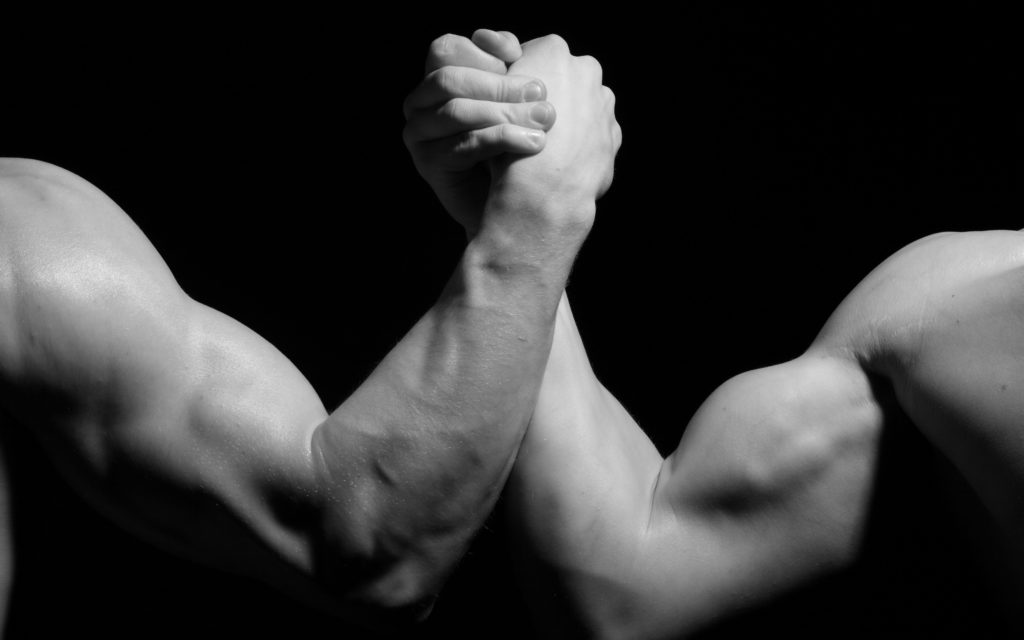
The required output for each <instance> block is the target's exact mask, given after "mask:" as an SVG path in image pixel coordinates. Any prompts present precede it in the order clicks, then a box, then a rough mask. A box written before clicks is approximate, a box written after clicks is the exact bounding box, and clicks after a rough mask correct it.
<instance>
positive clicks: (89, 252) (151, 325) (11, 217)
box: [0, 159, 191, 402]
mask: <svg viewBox="0 0 1024 640" xmlns="http://www.w3.org/2000/svg"><path fill="white" fill-rule="evenodd" d="M190 307H191V304H190V301H189V300H188V299H187V297H186V296H185V295H184V293H183V292H182V291H181V289H180V287H178V285H177V283H176V282H175V280H174V278H173V277H172V276H171V274H170V271H169V270H168V268H167V266H166V265H165V264H164V263H163V260H162V259H161V258H160V256H159V254H157V252H156V250H155V249H154V248H153V247H152V245H151V244H150V243H149V241H148V239H147V238H146V237H145V235H144V234H143V233H142V231H141V230H139V229H138V227H136V226H135V224H134V223H133V222H132V221H131V219H130V218H128V216H127V215H126V214H125V213H124V211H122V210H121V209H120V207H118V206H117V205H116V204H115V203H114V202H113V201H112V200H111V199H110V198H108V197H107V196H106V195H105V194H103V192H102V191H100V190H99V189H97V188H96V187H94V186H93V185H91V184H89V183H88V182H87V181H86V180H84V179H82V178H80V177H79V176H76V175H75V174H73V173H71V172H69V171H66V170H64V169H61V168H59V167H56V166H54V165H51V164H48V163H44V162H39V161H34V160H25V159H0V389H4V393H5V394H7V395H11V394H15V393H17V390H18V389H20V388H22V387H25V386H26V385H29V386H31V387H32V388H45V389H47V390H48V392H52V393H55V394H57V396H58V397H64V396H65V395H68V396H75V397H79V398H88V397H101V395H102V394H100V395H97V394H94V393H93V392H94V391H96V390H95V389H91V388H84V387H87V386H88V385H90V384H96V385H101V386H103V387H104V388H107V389H110V388H115V387H112V386H111V385H110V384H109V382H110V381H109V380H108V379H107V378H108V377H109V375H110V374H111V373H112V372H125V371H130V370H135V369H137V368H138V367H137V365H139V364H140V363H141V362H142V361H144V360H145V359H146V357H150V356H152V357H154V358H157V359H166V358H168V357H169V354H167V353H163V352H158V350H157V349H155V346H156V345H160V344H165V343H168V344H169V343H170V342H171V341H160V340H158V338H159V337H161V336H163V335H165V334H170V333H173V334H175V338H180V335H179V334H181V333H182V331H183V330H184V329H185V328H187V326H186V323H185V322H184V321H185V320H186V319H187V317H188V313H189V310H190ZM179 341H180V340H179ZM126 363H127V364H131V365H133V366H131V367H126V366H124V365H125V364H126ZM130 377H131V376H128V377H127V378H126V381H127V380H128V378H130ZM83 385H84V386H83ZM0 400H7V401H8V402H10V401H11V400H10V398H0Z"/></svg>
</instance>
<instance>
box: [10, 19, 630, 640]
mask: <svg viewBox="0 0 1024 640" xmlns="http://www.w3.org/2000/svg"><path fill="white" fill-rule="evenodd" d="M476 40H477V42H479V43H481V44H482V45H483V46H488V42H490V43H491V44H492V45H493V47H494V50H493V53H492V54H490V55H491V56H492V58H493V59H494V60H498V61H499V65H500V66H501V72H502V73H500V74H498V73H491V74H480V73H476V74H473V77H472V82H470V84H456V85H452V84H450V81H452V79H453V78H454V79H455V80H458V79H460V78H461V79H462V80H465V79H466V77H465V75H464V74H462V75H459V72H457V71H455V72H453V71H452V70H444V69H440V68H439V69H437V70H436V71H437V73H435V74H434V78H441V79H442V81H441V82H433V83H432V82H431V81H429V80H428V81H425V82H424V84H423V85H422V86H421V87H419V88H417V89H416V90H414V92H413V93H412V94H411V95H410V98H409V100H407V103H406V104H407V108H408V117H409V124H408V126H407V137H406V139H407V143H408V144H409V145H410V150H411V151H412V152H413V154H414V158H420V160H418V162H421V164H424V163H425V164H430V163H433V164H436V165H443V166H444V167H445V171H446V174H447V175H448V176H451V175H453V174H458V171H459V170H460V169H459V167H474V166H475V165H476V164H477V163H479V162H481V161H482V160H485V159H487V158H491V157H494V156H496V155H498V154H501V153H509V152H518V153H521V154H522V153H536V152H537V151H538V150H539V149H540V148H544V149H545V151H547V152H548V153H547V154H546V155H545V156H544V157H540V156H536V157H531V158H528V159H526V160H524V161H523V162H522V163H516V162H507V161H506V162H505V163H504V164H502V165H500V166H499V165H495V166H494V167H492V168H491V169H490V171H493V177H494V180H493V182H492V184H491V186H490V187H489V189H488V191H487V192H486V193H484V194H482V196H481V193H480V192H479V191H478V190H474V189H471V188H469V187H468V186H467V185H466V184H465V183H463V182H462V181H460V180H454V181H450V182H446V183H442V182H441V181H440V180H435V178H436V176H435V175H434V174H431V175H430V176H428V179H429V180H434V182H432V186H433V187H434V188H435V191H438V192H439V195H441V194H444V196H443V197H442V201H444V198H445V197H450V198H451V199H452V201H453V202H454V201H458V202H460V203H462V204H465V203H467V202H470V203H472V204H473V205H474V206H475V207H476V208H475V209H472V210H471V209H467V208H462V209H459V210H457V211H450V212H451V213H452V215H453V216H454V217H455V218H456V219H459V220H461V221H462V222H463V223H464V224H465V226H466V230H467V236H468V238H469V242H468V245H467V247H466V250H465V252H464V254H463V257H462V260H461V262H460V263H459V266H458V267H457V269H456V270H455V273H454V274H453V276H452V278H451V280H450V281H449V284H448V286H447V288H446V289H445V291H444V292H442V294H441V296H440V298H439V300H438V302H437V303H436V304H435V305H434V307H432V308H431V309H430V310H429V311H427V313H426V314H425V315H424V316H423V318H422V319H421V320H420V321H419V322H418V323H417V324H416V325H415V326H414V327H413V328H412V329H411V330H410V331H409V333H408V334H407V335H406V336H405V337H404V338H403V339H402V340H401V341H400V342H399V343H398V345H397V346H396V347H395V348H394V349H393V350H392V351H391V352H390V353H389V354H388V355H387V356H386V357H385V358H384V359H383V361H382V362H381V363H380V364H379V365H378V367H377V368H376V369H375V370H374V372H373V373H372V374H371V375H370V377H369V378H368V379H367V380H366V381H365V382H364V383H363V384H362V385H361V386H360V387H359V388H358V389H357V390H356V391H355V392H354V393H353V394H352V395H351V396H350V397H349V398H348V399H346V400H345V401H344V402H343V403H342V405H341V406H340V407H338V409H336V410H335V411H333V412H330V413H329V412H328V411H327V410H326V409H325V408H324V406H323V405H322V403H321V402H320V400H319V398H318V397H317V395H316V393H315V392H314V390H313V389H312V388H311V387H310V385H309V383H308V382H307V381H306V380H305V378H304V377H303V376H302V374H301V373H300V372H299V371H298V370H297V369H296V368H295V367H294V365H292V364H291V363H290V362H289V361H288V360H287V358H285V356H284V355H282V354H281V353H280V352H278V351H277V350H276V349H275V348H274V347H273V346H272V345H270V344H269V343H268V342H266V341H265V340H263V339H262V338H260V337H259V336H257V335H256V334H255V333H253V332H252V331H251V330H249V329H247V328H246V327H245V326H243V325H242V324H241V323H239V322H237V321H236V320H234V319H232V318H229V317H227V316H226V315H224V314H222V313H220V312H218V311H216V310H215V309H212V308H210V307H208V306H206V305H203V304H200V303H198V302H196V301H195V300H193V299H191V298H190V297H189V296H188V295H187V294H185V293H184V292H183V291H182V290H181V288H180V287H179V286H178V284H177V282H176V281H175V280H174V278H173V276H172V275H171V273H170V271H169V269H168V268H167V266H166V265H165V264H164V263H163V261H162V260H161V258H160V257H159V255H158V254H157V252H156V250H155V249H154V248H153V246H152V245H151V244H150V243H149V241H148V240H147V239H146V238H145V236H144V235H143V234H142V232H141V231H140V230H139V229H138V228H137V227H136V226H135V225H134V224H133V223H132V222H131V221H130V219H129V218H128V217H127V215H125V213H124V212H123V211H121V209H120V208H119V207H118V206H117V205H116V204H115V203H113V202H112V201H111V200H110V199H109V198H108V197H106V196H105V195H104V194H103V193H102V192H101V191H100V190H99V189H97V188H96V187H94V186H93V185H91V184H89V183H88V182H86V181H85V180H83V179H82V178H80V177H78V176H75V175H73V174H71V173H69V172H67V171H64V170H63V169H60V168H58V167H55V166H53V165H49V164H46V163H42V162H37V161H32V160H23V159H3V160H0V405H2V407H3V413H0V416H3V417H4V418H5V419H4V422H3V425H2V426H3V428H4V429H24V430H27V431H28V432H30V433H31V435H32V436H34V437H35V438H37V439H38V441H39V442H40V444H41V445H42V446H43V448H44V449H45V450H46V452H47V453H48V454H49V455H50V456H51V457H52V459H53V461H54V463H55V464H56V466H57V467H58V468H59V470H60V471H61V472H62V474H63V475H64V476H66V478H67V479H68V480H69V481H70V482H71V484H72V485H73V486H74V487H75V489H77V490H78V491H79V492H80V493H81V494H82V495H83V496H84V497H85V498H86V499H87V500H88V501H89V502H90V503H91V504H92V505H93V506H94V507H96V508H97V509H99V510H100V511H102V512H103V513H105V514H106V515H108V516H109V517H111V518H112V519H114V520H115V521H116V522H118V523H119V524H120V525H122V526H123V527H125V528H126V529H128V530H129V531H131V532H133V533H136V534H138V535H140V536H142V537H144V538H146V539H147V540H150V541H151V542H154V543H155V544H158V545H160V546H162V547H163V548H165V549H168V550H170V551H172V552H175V553H178V554H181V555H184V556H187V557H190V558H193V559H196V560H199V561H200V562H204V563H207V564H213V565H215V566H218V567H221V568H225V569H228V570H231V571H235V572H238V573H241V574H243V575H247V576H252V577H256V578H259V579H261V580H263V581H265V582H267V583H269V584H271V585H272V586H274V587H277V588H279V589H281V590H282V591H284V592H286V593H288V594H290V595H292V596H294V597H296V598H299V599H301V600H303V601H305V602H307V603H310V604H312V605H313V606H317V607H321V608H323V609H325V610H327V611H330V612H333V613H335V614H338V615H341V616H343V617H346V618H348V619H350V620H353V621H357V622H361V623H363V624H365V625H368V626H372V627H379V628H384V629H387V628H391V627H393V626H395V625H396V624H397V625H400V624H404V623H408V622H410V621H415V620H419V619H421V618H422V617H423V616H424V615H425V614H426V613H427V612H428V611H429V609H430V607H431V606H432V604H433V602H434V599H435V598H436V596H437V593H438V591H439V589H440V586H441V584H442V582H443V581H444V579H445V577H446V576H447V575H448V573H449V572H450V571H451V569H452V567H453V565H454V564H455V563H456V562H457V561H458V560H459V558H460V557H461V556H462V554H463V552H464V551H465V549H466V546H467V545H468V543H469V540H470V538H471V537H472V535H473V534H474V533H475V532H476V531H477V529H478V528H479V527H480V525H481V524H482V523H483V521H484V519H485V518H486V516H487V515H488V514H489V513H490V511H491V509H492V506H493V504H494V501H495V500H496V498H497V496H498V493H499V491H500V489H501V487H502V485H503V484H504V481H505V478H506V476H507V474H508V473H509V471H510V468H511V465H512V462H513V460H514V456H515V453H516V451H517V449H518V445H519V443H520V441H521V438H522V436H523V433H524V431H525V428H526V424H527V422H528V419H529V414H530V412H532V410H533V407H534V405H535V402H536V394H537V391H538V388H539V385H540V381H541V373H542V370H543V367H544V364H545V362H546V359H547V354H548V351H549V347H550V341H551V335H552V332H553V329H554V320H555V313H556V309H557V307H558V301H559V298H560V296H561V292H562V290H563V288H564V285H565V280H566V278H567V275H568V271H569V268H570V266H571V264H572V261H573V258H574V257H575V254H576V252H577V251H578V250H579V247H580V245H581V244H582V242H583V240H584V238H585V237H586V234H587V232H588V230H589V228H590V224H591V222H592V217H593V215H594V209H595V205H594V200H595V199H596V198H597V197H598V196H599V195H600V194H601V193H602V192H603V191H604V190H605V189H607V187H608V184H609V183H610V181H611V165H612V160H613V158H614V154H615V151H616V150H617V147H618V141H617V140H616V139H615V138H614V137H613V135H614V133H615V131H616V127H615V125H614V112H613V109H612V105H611V102H610V97H609V94H608V92H607V91H606V90H604V89H603V88H602V87H601V84H600V80H599V77H598V74H599V69H597V68H596V67H595V66H594V64H593V63H591V62H589V61H585V60H580V59H576V58H574V57H572V56H570V54H569V51H568V49H567V47H566V46H565V43H564V41H561V40H560V39H558V38H556V37H549V38H542V39H539V40H537V41H535V42H534V43H533V45H531V47H529V49H530V50H528V51H526V52H525V53H524V54H523V57H522V58H521V59H520V60H521V61H523V62H526V61H529V60H531V59H532V58H534V57H535V58H538V60H535V61H533V62H532V63H531V66H530V70H531V71H532V72H534V73H535V74H536V75H535V76H524V77H522V78H520V79H519V80H518V81H517V82H518V84H514V83H512V84H510V83H509V81H508V80H509V76H506V75H505V73H504V71H505V70H504V62H501V58H500V57H499V56H508V55H511V54H516V55H517V56H518V54H519V52H520V49H519V47H518V43H515V44H513V43H511V42H510V41H509V39H508V37H506V36H502V35H501V34H497V37H496V35H495V34H494V33H482V34H478V35H477V36H476ZM463 44H464V43H462V41H461V40H460V41H457V42H456V49H458V47H460V46H463ZM485 59H486V58H485ZM444 61H445V58H444V56H441V57H440V58H437V59H435V61H434V63H433V64H437V63H440V62H444ZM491 62H492V63H493V60H491ZM442 66H443V65H442ZM530 83H535V84H538V85H539V86H540V87H541V88H542V89H543V88H544V87H547V86H557V87H558V90H559V92H560V94H561V96H560V99H561V100H562V101H563V104H564V108H565V111H564V114H565V115H567V116H568V120H567V123H568V124H566V125H564V126H563V127H562V129H563V132H564V133H563V135H562V136H559V138H556V139H551V140H545V142H544V144H543V145H538V144H536V143H535V142H533V141H532V140H533V138H535V136H533V137H528V136H525V134H524V135H522V136H516V135H515V134H514V132H515V131H519V132H520V133H523V131H524V130H525V129H526V128H528V127H525V126H524V125H523V124H522V123H520V122H519V120H518V119H519V118H523V117H525V115H526V114H528V113H529V109H526V108H523V106H522V103H523V101H524V100H526V99H527V98H541V97H543V93H542V94H541V95H539V96H536V95H529V94H526V93H524V90H523V87H524V86H525V85H527V84H530ZM453 86H462V87H466V86H470V87H473V88H475V90H478V91H480V92H481V98H483V97H487V100H486V103H487V104H486V105H484V108H483V109H476V110H474V109H461V110H455V111H451V110H445V109H443V108H442V107H444V105H445V104H447V103H448V102H449V101H450V100H451V98H452V97H453V96H452V95H451V93H450V90H451V88H452V87H453ZM498 95H501V96H503V97H504V98H505V99H507V100H509V102H508V103H507V104H506V105H505V106H504V107H503V108H501V109H499V110H490V109H488V108H487V107H489V106H490V103H491V101H492V100H493V99H494V97H495V96H498ZM568 100H572V101H571V102H568ZM531 101H534V102H535V100H531ZM481 104H483V101H481ZM463 106H465V105H463ZM477 106H479V105H477ZM549 106H550V105H549ZM549 111H550V110H549ZM467 113H469V114H475V116H474V118H475V119H474V120H473V124H474V126H473V127H468V126H467V125H466V123H465V122H463V121H461V120H460V119H459V118H460V117H463V115H465V114H467ZM481 114H482V115H481ZM549 116H550V118H548V119H545V120H546V121H545V122H544V123H540V122H537V121H533V120H531V121H529V122H528V123H527V124H531V125H533V126H539V125H543V126H540V128H538V129H537V131H539V132H540V133H541V134H543V129H544V128H545V127H549V126H550V124H551V122H553V117H554V114H553V112H551V113H549ZM453 123H454V128H452V125H453ZM480 126H484V127H485V128H490V129H492V130H493V132H496V133H497V135H490V136H487V135H478V134H476V133H474V132H473V131H474V130H475V129H476V128H478V127H480ZM432 127H433V128H432ZM576 128H585V129H586V130H587V133H579V132H576V131H575V129H576ZM452 131H455V132H461V133H452ZM524 140H525V141H527V142H529V144H528V145H524V142H523V141H524ZM581 140H582V141H583V144H584V145H586V149H587V150H586V151H585V153H584V154H583V155H584V161H585V162H586V164H587V166H588V167H589V168H584V169H583V170H581V171H579V172H577V173H576V174H575V179H574V181H573V182H572V184H567V185H563V186H564V188H561V189H558V190H555V191H550V192H549V191H545V190H544V188H543V185H538V184H536V183H535V181H534V179H535V178H536V176H538V175H542V174H543V173H545V172H549V171H559V170H561V168H562V167H564V163H565V162H567V161H569V160H572V161H574V162H575V161H578V160H579V158H577V157H574V155H573V154H576V153H578V150H576V149H572V150H566V149H563V148H561V147H563V146H564V145H566V144H570V143H571V144H577V143H578V142H579V141H581ZM417 154H421V155H417ZM467 157H468V158H469V159H470V160H468V161H467V160H466V158H467ZM474 198H477V199H476V200H474ZM338 366H344V363H339V365H338ZM8 418H9V419H8ZM0 550H2V548H0ZM3 577H8V576H3Z"/></svg>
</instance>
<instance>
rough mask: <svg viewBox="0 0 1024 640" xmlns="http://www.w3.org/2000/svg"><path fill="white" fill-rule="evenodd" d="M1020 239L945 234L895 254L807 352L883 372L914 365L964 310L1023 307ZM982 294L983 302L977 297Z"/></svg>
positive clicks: (1015, 235) (1023, 246)
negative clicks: (839, 356)
mask: <svg viewBox="0 0 1024 640" xmlns="http://www.w3.org/2000/svg"><path fill="white" fill-rule="evenodd" d="M1022 267H1024V233H1021V232H1019V231H1008V230H994V231H971V232H963V233H956V232H945V233H938V234H934V235H930V236H927V237H925V238H921V239H920V240H917V241H916V242H913V243H911V244H909V245H907V246H906V247H904V248H902V249H900V250H899V251H897V252H896V253H895V254H893V255H892V256H891V257H889V258H888V259H887V260H885V261H884V262H883V263H882V264H880V265H879V266H878V267H876V268H875V269H874V270H873V271H872V272H871V273H870V274H868V276H867V277H865V278H864V279H863V280H862V281H861V282H860V284H858V285H857V287H855V288H854V290H853V291H852V292H851V293H850V294H849V295H848V296H847V297H846V298H845V299H844V300H843V302H842V303H841V304H840V305H839V307H838V308H837V309H836V310H835V312H834V313H833V314H832V316H831V317H830V318H829V319H828V321H827V322H826V323H825V326H824V328H823V329H822V330H821V332H820V333H819V335H818V337H817V338H816V339H815V341H814V345H813V346H812V350H814V349H820V350H825V351H832V352H841V353H843V354H844V355H845V356H847V357H850V358H851V359H854V360H856V361H858V362H860V363H861V364H862V365H864V366H865V367H867V368H868V369H870V370H874V371H878V372H883V373H885V372H888V371H890V370H891V369H892V367H894V366H904V365H907V364H908V363H910V362H912V361H913V360H915V359H916V358H917V357H918V355H919V353H920V350H921V348H923V347H924V346H926V345H927V343H928V340H927V338H928V336H929V335H931V334H933V333H935V331H936V330H939V329H941V328H942V327H943V326H944V325H945V323H946V322H947V321H949V320H950V318H953V317H954V316H955V315H957V314H958V313H960V312H962V311H963V310H965V309H966V308H968V307H970V308H977V307H978V305H992V304H1003V303H1005V302H1006V301H1007V300H1024V297H1022V296H1021V294H1024V274H1022V271H1021V268H1022ZM983 292H984V295H982V293H983Z"/></svg>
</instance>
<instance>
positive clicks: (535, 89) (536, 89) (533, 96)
mask: <svg viewBox="0 0 1024 640" xmlns="http://www.w3.org/2000/svg"><path fill="white" fill-rule="evenodd" d="M543 97H544V87H542V86H540V83H539V82H531V83H529V84H527V85H526V86H525V87H523V102H536V101H537V100H540V99H542V98H543Z"/></svg>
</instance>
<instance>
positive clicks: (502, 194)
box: [474, 189, 597, 255]
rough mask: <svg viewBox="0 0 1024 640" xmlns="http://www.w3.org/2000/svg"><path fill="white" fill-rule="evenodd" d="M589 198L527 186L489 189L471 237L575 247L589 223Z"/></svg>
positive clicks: (525, 244)
mask: <svg viewBox="0 0 1024 640" xmlns="http://www.w3.org/2000/svg"><path fill="white" fill-rule="evenodd" d="M596 211H597V205H596V203H595V201H594V199H593V198H587V197H582V196H578V195H571V196H570V195H568V194H561V193H557V192H554V191H545V192H543V193H533V192H531V190H529V189H500V190H498V189H496V190H492V192H491V194H490V195H489V196H488V198H487V201H486V203H485V205H484V211H483V215H482V216H481V218H480V224H479V226H478V227H477V229H476V230H475V233H474V237H479V238H488V237H491V238H494V239H502V240H504V241H505V242H506V243H511V244H513V245H514V246H516V247H518V248H519V249H521V250H524V251H525V250H530V249H540V248H544V247H548V248H551V249H555V250H557V251H558V252H564V251H566V250H570V251H572V253H573V255H575V252H576V251H578V250H579V247H580V245H582V244H583V241H584V240H585V239H586V237H587V234H588V233H590V229H591V227H592V226H593V222H594V214H595V212H596Z"/></svg>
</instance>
